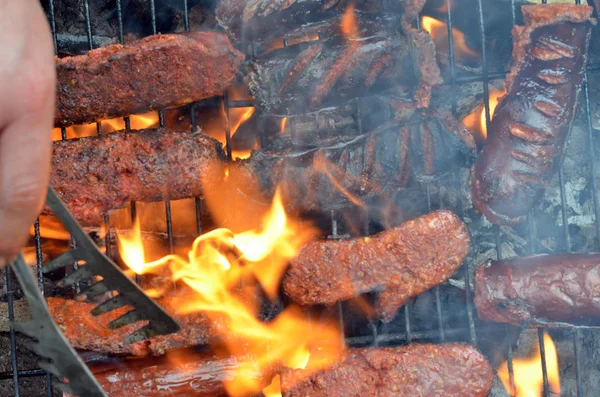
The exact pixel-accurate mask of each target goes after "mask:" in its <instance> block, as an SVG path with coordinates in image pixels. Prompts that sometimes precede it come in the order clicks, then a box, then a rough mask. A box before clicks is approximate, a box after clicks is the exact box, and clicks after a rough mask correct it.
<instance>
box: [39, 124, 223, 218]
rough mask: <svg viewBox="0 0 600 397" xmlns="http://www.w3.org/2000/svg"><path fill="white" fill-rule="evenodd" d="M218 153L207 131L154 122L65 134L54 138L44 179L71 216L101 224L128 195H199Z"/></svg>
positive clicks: (216, 171)
mask: <svg viewBox="0 0 600 397" xmlns="http://www.w3.org/2000/svg"><path fill="white" fill-rule="evenodd" d="M224 159H225V155H224V153H223V150H222V148H221V144H220V143H219V142H217V141H216V140H214V139H212V138H210V137H208V136H205V135H202V134H198V133H190V132H181V131H169V130H165V129H160V128H159V129H150V130H140V131H135V132H126V133H125V132H118V133H114V134H110V135H106V136H102V137H89V138H81V139H70V140H66V141H57V142H54V155H53V158H52V169H51V174H50V185H51V186H52V187H54V189H56V191H57V192H58V194H59V195H60V198H61V199H62V200H63V201H64V202H65V204H66V205H67V207H68V208H69V210H71V212H72V213H73V215H74V216H75V218H76V219H77V220H79V221H80V222H82V223H85V224H101V222H102V219H103V218H104V215H105V214H106V213H107V212H108V211H109V210H111V209H117V208H122V207H124V206H125V205H126V204H127V203H128V202H130V201H132V200H137V201H161V200H167V199H172V200H177V199H182V198H186V197H195V196H199V195H200V194H201V191H202V186H203V184H204V185H206V186H207V187H210V183H211V181H212V180H214V178H220V177H222V164H223V163H222V160H224Z"/></svg>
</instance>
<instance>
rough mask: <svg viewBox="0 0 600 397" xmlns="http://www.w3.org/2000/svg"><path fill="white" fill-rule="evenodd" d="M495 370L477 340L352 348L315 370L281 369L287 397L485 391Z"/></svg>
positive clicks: (461, 396)
mask: <svg viewBox="0 0 600 397" xmlns="http://www.w3.org/2000/svg"><path fill="white" fill-rule="evenodd" d="M492 381H493V374H492V369H491V367H490V364H489V363H488V362H487V360H486V359H485V357H484V356H483V355H482V354H481V353H480V352H479V351H478V350H477V349H476V348H475V347H473V346H469V345H465V344H460V343H448V344H442V345H431V344H411V345H408V346H402V347H388V348H362V349H351V350H349V351H348V352H347V353H346V354H345V356H344V357H343V359H342V360H341V361H340V362H337V363H336V364H334V365H333V366H332V367H331V368H328V369H325V370H322V371H320V372H317V373H314V374H307V373H305V371H303V370H293V371H292V370H290V371H286V372H283V374H282V375H281V389H282V391H283V393H282V394H283V397H303V396H311V397H321V396H323V397H325V396H327V397H359V396H378V397H392V396H393V397H403V396H405V397H409V396H410V397H425V396H427V397H429V396H445V397H486V396H487V395H488V394H489V393H490V390H491V388H492Z"/></svg>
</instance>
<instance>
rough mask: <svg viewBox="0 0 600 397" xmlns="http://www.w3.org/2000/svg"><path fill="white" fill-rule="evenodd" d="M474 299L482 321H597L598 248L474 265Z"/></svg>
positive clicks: (562, 323)
mask: <svg viewBox="0 0 600 397" xmlns="http://www.w3.org/2000/svg"><path fill="white" fill-rule="evenodd" d="M475 305H476V307H477V313H478V314H479V317H480V318H482V319H483V320H486V321H495V322H502V323H509V324H514V325H529V326H533V327H561V326H565V325H569V324H571V325H573V324H574V325H593V326H598V325H600V254H564V255H538V256H531V257H526V258H514V259H509V260H503V261H490V262H488V263H486V264H484V265H482V266H481V267H479V268H478V269H477V272H476V275H475Z"/></svg>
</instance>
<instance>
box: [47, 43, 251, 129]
mask: <svg viewBox="0 0 600 397" xmlns="http://www.w3.org/2000/svg"><path fill="white" fill-rule="evenodd" d="M243 60H244V55H243V54H242V53H241V52H239V51H237V50H236V49H234V48H233V47H232V46H231V43H230V42H229V39H228V38H227V36H226V35H224V34H223V33H218V32H210V31H206V32H192V33H185V34H165V35H160V34H159V35H154V36H149V37H146V38H144V39H142V40H140V41H137V42H135V43H132V44H128V45H125V46H123V45H120V44H112V45H108V46H106V47H101V48H98V49H95V50H92V51H90V52H89V53H87V54H85V55H79V56H73V57H67V58H61V59H57V60H56V78H57V94H56V116H55V119H54V125H55V126H56V127H63V126H68V125H71V124H83V123H91V122H94V121H99V120H102V119H107V118H114V117H121V116H128V115H130V114H134V113H143V112H147V111H150V110H159V109H163V108H169V107H177V106H182V105H186V104H188V103H191V102H194V101H197V100H200V99H204V98H209V97H212V96H215V95H220V94H221V93H222V92H223V90H225V89H226V88H227V87H229V85H230V83H231V82H232V81H233V79H234V77H235V74H236V73H237V71H238V69H239V67H240V64H241V63H242V61H243Z"/></svg>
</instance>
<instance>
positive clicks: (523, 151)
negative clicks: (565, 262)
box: [471, 4, 595, 223]
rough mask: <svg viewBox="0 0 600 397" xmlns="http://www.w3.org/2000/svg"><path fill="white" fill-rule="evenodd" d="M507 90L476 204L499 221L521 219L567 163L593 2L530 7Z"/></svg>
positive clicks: (476, 174)
mask: <svg viewBox="0 0 600 397" xmlns="http://www.w3.org/2000/svg"><path fill="white" fill-rule="evenodd" d="M522 10H523V17H524V19H525V26H524V27H515V31H514V37H515V43H514V49H513V57H514V60H515V61H514V66H513V68H512V69H511V72H510V74H509V75H508V76H507V80H506V82H507V83H506V85H507V91H508V94H507V95H506V96H504V97H503V98H502V100H501V101H500V103H499V104H498V107H497V108H496V111H495V115H494V119H493V121H492V123H491V128H490V132H489V137H488V141H487V144H486V145H485V147H484V149H483V152H482V153H481V154H480V156H479V157H478V159H477V162H476V163H475V166H474V168H473V172H472V177H471V192H472V197H473V205H474V206H475V207H476V208H477V209H478V210H480V211H481V212H482V213H483V214H485V216H486V217H487V218H488V219H489V220H490V221H492V222H495V223H513V222H518V221H519V220H520V219H521V218H522V217H523V216H525V215H526V214H527V213H528V212H529V211H530V210H531V208H532V207H533V206H534V204H535V203H536V202H537V201H538V200H539V198H540V197H541V196H542V194H543V192H544V189H545V187H546V185H547V184H548V182H549V180H550V179H551V178H552V176H553V175H554V174H555V173H556V172H557V171H558V168H559V167H560V164H561V162H562V157H563V153H564V147H565V140H566V138H567V136H568V134H569V132H570V130H571V123H572V121H573V117H574V115H575V108H576V105H577V98H578V96H579V92H580V91H581V86H582V83H583V76H584V73H585V68H586V62H587V49H588V45H589V41H590V34H591V28H592V25H593V24H595V20H594V19H593V18H592V17H591V15H592V7H588V6H580V5H566V4H554V5H546V4H544V5H539V6H523V7H522Z"/></svg>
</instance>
